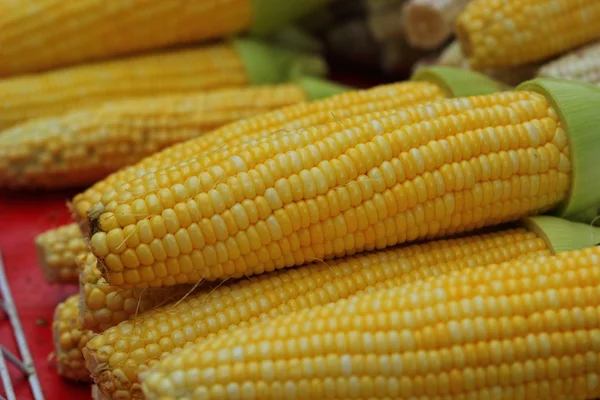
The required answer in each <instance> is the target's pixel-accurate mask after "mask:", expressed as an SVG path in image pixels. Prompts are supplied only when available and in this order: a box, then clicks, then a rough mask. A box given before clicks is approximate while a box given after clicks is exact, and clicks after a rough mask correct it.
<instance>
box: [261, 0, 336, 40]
mask: <svg viewBox="0 0 600 400" xmlns="http://www.w3.org/2000/svg"><path fill="white" fill-rule="evenodd" d="M329 1H330V0H252V26H251V27H250V33H251V34H253V35H257V36H261V35H267V34H269V33H271V32H273V31H274V30H276V29H277V28H279V27H281V26H283V25H285V24H287V23H288V22H292V21H294V20H297V19H298V18H301V17H303V16H305V15H307V14H309V13H310V12H312V11H314V10H317V9H318V8H319V7H322V6H325V5H327V4H328V3H329Z"/></svg>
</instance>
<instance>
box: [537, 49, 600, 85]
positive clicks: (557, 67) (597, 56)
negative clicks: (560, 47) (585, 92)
mask: <svg viewBox="0 0 600 400" xmlns="http://www.w3.org/2000/svg"><path fill="white" fill-rule="evenodd" d="M599 64H600V42H595V43H593V44H591V45H589V46H585V47H583V48H581V49H577V50H574V51H572V52H571V53H568V54H566V55H564V56H562V57H560V58H558V59H557V60H554V61H551V62H549V63H548V64H546V65H544V66H542V67H541V68H540V69H539V71H538V76H541V77H548V78H561V79H572V80H577V81H581V82H587V83H592V84H594V85H600V67H599V66H598V65H599Z"/></svg>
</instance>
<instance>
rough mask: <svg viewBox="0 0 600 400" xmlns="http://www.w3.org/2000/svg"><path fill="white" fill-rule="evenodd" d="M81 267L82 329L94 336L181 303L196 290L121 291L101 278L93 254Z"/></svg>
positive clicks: (156, 289)
mask: <svg viewBox="0 0 600 400" xmlns="http://www.w3.org/2000/svg"><path fill="white" fill-rule="evenodd" d="M79 264H80V269H81V276H80V279H79V287H80V291H79V294H80V303H79V312H80V320H81V325H82V327H83V328H85V329H89V330H91V331H93V332H102V331H104V330H105V329H108V328H110V327H111V326H115V325H117V324H118V323H120V322H122V321H125V320H128V319H132V318H134V317H136V316H137V315H139V314H141V313H143V312H145V311H148V310H152V309H154V308H156V307H159V306H161V305H164V304H167V303H170V302H174V301H178V300H180V299H182V298H184V296H186V294H187V293H188V292H190V290H192V289H193V287H191V286H186V285H181V286H173V287H169V288H147V289H119V288H117V287H114V286H111V285H109V284H108V282H106V280H105V279H104V278H102V274H101V273H100V271H99V270H98V267H97V263H96V257H94V256H93V255H92V254H91V253H87V254H86V255H84V256H82V257H80V258H79Z"/></svg>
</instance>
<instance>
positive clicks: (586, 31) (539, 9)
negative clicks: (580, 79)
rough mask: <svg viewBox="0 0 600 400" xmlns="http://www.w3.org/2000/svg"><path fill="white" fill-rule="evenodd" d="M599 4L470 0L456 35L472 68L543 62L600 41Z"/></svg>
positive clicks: (596, 0)
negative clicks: (596, 40) (597, 40)
mask: <svg viewBox="0 0 600 400" xmlns="http://www.w3.org/2000/svg"><path fill="white" fill-rule="evenodd" d="M598 19H600V1H599V0H555V1H550V0H539V1H504V0H472V1H471V2H470V3H469V5H468V6H467V8H466V9H465V10H464V11H463V12H462V13H461V14H460V16H459V18H458V20H457V26H456V34H457V37H458V40H459V42H460V44H461V47H462V50H463V53H464V54H465V55H466V56H467V58H468V59H469V63H470V65H471V66H472V67H473V68H476V69H481V68H485V67H509V66H517V65H523V64H528V63H533V62H536V61H543V60H546V59H549V58H552V57H553V56H556V55H558V54H560V53H562V52H564V51H567V50H571V49H573V48H576V47H578V46H580V45H583V44H586V43H589V42H592V41H594V40H595V39H599V38H600V24H598V23H597V21H598Z"/></svg>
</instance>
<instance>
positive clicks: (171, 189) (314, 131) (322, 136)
mask: <svg viewBox="0 0 600 400" xmlns="http://www.w3.org/2000/svg"><path fill="white" fill-rule="evenodd" d="M546 87H547V88H548V90H549V92H545V91H544V90H545V89H546ZM538 92H541V93H538ZM573 93H577V94H578V96H577V99H580V100H577V99H576V98H573ZM583 97H585V100H581V99H582V98H583ZM599 105H600V91H599V90H598V88H596V87H591V86H587V85H584V84H580V83H577V82H561V81H553V80H550V81H544V80H541V81H539V82H537V83H534V84H531V85H528V86H527V85H525V86H523V87H522V88H521V90H518V91H511V92H502V93H495V94H490V95H485V96H474V97H468V98H457V99H449V100H442V101H439V102H432V103H428V104H427V105H421V106H419V105H417V106H413V107H406V108H403V109H401V110H399V111H397V112H395V113H393V114H388V115H382V114H380V115H378V116H369V117H366V118H354V119H352V118H349V119H347V120H345V121H342V122H339V123H336V124H329V125H324V126H319V127H311V128H309V129H306V130H303V131H297V132H294V133H293V134H289V133H288V134H287V135H285V136H284V135H276V136H273V137H270V138H268V139H267V140H265V141H264V142H263V143H262V144H261V145H260V146H257V147H255V148H252V149H248V150H242V151H239V152H237V153H233V155H232V156H230V157H229V158H228V159H226V160H223V161H220V160H214V162H211V157H212V156H211V155H208V156H203V157H202V158H201V159H200V158H196V159H194V158H192V159H189V160H187V161H185V162H181V163H180V164H176V165H174V166H172V167H170V168H166V169H164V170H163V171H158V172H156V173H149V174H146V175H144V176H143V177H141V178H139V179H136V180H133V181H130V182H129V183H128V184H126V185H123V186H121V187H120V188H118V189H116V190H114V191H112V192H108V193H105V194H104V196H103V197H102V200H101V202H100V203H98V204H96V205H95V206H94V209H92V211H91V212H90V214H89V217H90V228H91V241H90V246H91V250H92V252H93V253H94V254H95V255H96V257H98V259H99V262H100V263H101V264H103V265H105V266H106V277H107V280H108V282H110V283H111V284H113V285H115V286H121V287H124V288H127V287H145V286H148V285H150V284H151V285H153V286H159V285H165V284H166V282H165V275H164V274H163V271H164V270H165V268H166V267H165V265H166V264H165V263H169V264H170V265H174V266H176V265H179V264H181V263H182V262H187V260H188V259H191V260H193V261H192V263H191V268H189V267H190V265H189V264H188V265H186V268H185V269H183V268H181V267H180V268H176V267H173V268H171V271H173V272H172V273H170V274H167V276H169V275H173V276H175V277H176V279H177V281H178V282H185V281H188V282H196V281H198V280H199V279H206V280H215V279H224V278H228V277H240V276H243V275H251V274H258V273H262V272H265V271H273V270H275V269H279V268H284V267H289V266H294V265H301V264H303V263H305V262H309V261H312V260H315V259H330V258H333V257H340V256H343V255H347V254H354V253H356V252H360V251H365V250H373V249H381V248H384V247H386V246H391V245H394V244H401V243H405V242H411V241H414V240H418V239H430V238H434V237H441V236H444V235H449V234H454V233H459V232H465V231H471V230H474V229H477V228H480V227H483V226H489V225H495V224H500V223H503V222H508V221H514V220H517V219H519V218H521V217H524V216H527V215H532V214H536V213H543V212H545V211H550V210H554V209H556V208H557V207H558V206H559V205H561V204H562V203H565V204H566V206H565V207H562V208H561V210H559V211H560V212H562V213H563V214H561V215H565V216H567V215H573V214H577V213H578V212H580V211H583V210H585V209H586V208H587V207H588V206H590V205H592V204H598V203H600V191H599V190H597V185H596V183H597V182H598V180H600V171H599V170H598V169H597V168H594V165H595V164H594V161H593V158H594V156H592V154H594V153H593V152H594V151H600V149H599V147H600V141H599V140H598V139H597V135H595V132H596V129H597V128H596V125H595V124H596V121H598V123H600V117H599V115H598V113H596V112H595V111H594V107H597V106H599ZM574 166H576V168H577V169H576V171H578V172H577V173H575V172H574V171H575V168H574ZM595 179H598V180H595ZM137 215H143V216H142V217H137ZM148 218H150V219H148ZM131 235H134V236H135V237H136V239H135V241H132V242H129V243H131V244H128V243H124V237H129V236H131ZM159 275H160V277H159ZM184 276H186V277H187V278H184Z"/></svg>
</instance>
